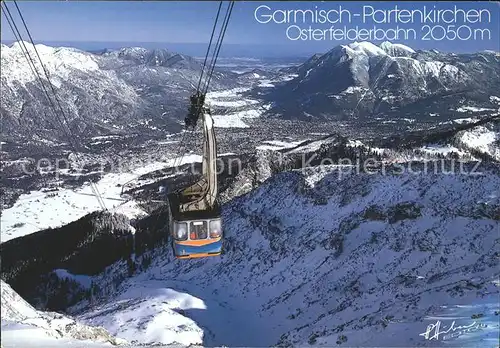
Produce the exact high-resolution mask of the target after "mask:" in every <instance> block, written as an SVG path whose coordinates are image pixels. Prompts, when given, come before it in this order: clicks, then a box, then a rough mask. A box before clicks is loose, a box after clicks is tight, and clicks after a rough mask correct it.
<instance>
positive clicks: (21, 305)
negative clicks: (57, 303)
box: [0, 280, 126, 347]
mask: <svg viewBox="0 0 500 348" xmlns="http://www.w3.org/2000/svg"><path fill="white" fill-rule="evenodd" d="M0 282H1V283H0V287H1V295H2V296H1V301H2V303H1V304H2V306H1V308H2V326H1V330H2V344H3V345H5V347H30V346H32V347H36V346H38V347H40V346H41V344H43V346H44V347H51V346H57V347H61V346H65V345H68V346H79V347H108V346H110V345H111V344H113V345H116V344H124V343H126V342H125V341H124V340H121V339H115V338H114V337H112V336H110V335H109V333H108V332H107V331H106V330H104V329H103V328H98V327H89V326H86V325H82V324H81V323H79V322H76V321H75V320H74V319H72V318H69V317H67V316H64V315H60V314H57V313H51V312H40V311H37V310H36V309H35V308H33V307H32V306H31V305H29V304H28V303H27V302H26V301H24V300H23V299H22V298H21V297H20V296H19V295H18V294H17V293H16V292H15V291H14V290H12V288H11V287H10V286H9V285H8V284H6V283H5V282H4V281H3V280H1V281H0Z"/></svg>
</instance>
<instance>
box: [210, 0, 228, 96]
mask: <svg viewBox="0 0 500 348" xmlns="http://www.w3.org/2000/svg"><path fill="white" fill-rule="evenodd" d="M233 6H234V1H231V3H230V4H229V6H228V9H227V11H226V16H225V17H224V22H222V28H221V32H220V34H219V40H217V43H218V44H217V45H216V48H217V50H216V52H214V56H213V59H212V64H211V66H212V67H211V71H210V73H209V74H208V78H207V81H206V84H205V89H204V94H206V93H207V92H208V87H209V85H210V80H211V79H212V75H213V72H214V70H215V65H216V63H217V58H218V57H219V52H220V49H221V47H222V41H223V40H224V36H225V34H226V30H227V26H228V24H229V18H230V17H231V12H232V11H233Z"/></svg>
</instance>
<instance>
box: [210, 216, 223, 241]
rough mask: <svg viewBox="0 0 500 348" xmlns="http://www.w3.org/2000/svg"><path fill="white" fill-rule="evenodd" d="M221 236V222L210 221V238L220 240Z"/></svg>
mask: <svg viewBox="0 0 500 348" xmlns="http://www.w3.org/2000/svg"><path fill="white" fill-rule="evenodd" d="M220 235H221V224H220V220H219V219H217V220H212V221H210V238H218V237H220Z"/></svg>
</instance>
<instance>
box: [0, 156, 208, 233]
mask: <svg viewBox="0 0 500 348" xmlns="http://www.w3.org/2000/svg"><path fill="white" fill-rule="evenodd" d="M193 162H201V156H199V155H188V156H183V157H182V159H180V158H173V159H169V160H165V161H164V162H153V163H148V164H144V165H142V166H141V167H137V168H133V169H132V170H131V171H130V172H118V173H108V174H105V175H104V176H103V177H102V179H100V180H99V181H97V182H96V186H97V188H98V190H99V192H100V193H101V195H102V196H103V199H104V202H105V205H106V208H108V209H111V210H112V211H115V212H118V213H122V214H124V215H126V216H128V217H129V218H135V217H139V216H143V215H144V214H145V212H144V211H142V210H141V209H140V208H139V207H137V205H136V204H134V202H128V203H125V204H124V199H123V198H121V197H120V194H121V192H122V185H125V184H127V185H128V186H130V185H133V184H134V183H135V181H136V180H137V178H138V177H139V176H140V175H143V174H146V173H149V172H151V171H154V170H160V169H163V168H166V167H171V166H173V165H174V164H177V165H182V164H185V163H193ZM141 183H142V184H144V183H145V182H144V181H143V182H141ZM97 210H102V208H101V206H100V205H99V202H98V200H97V198H96V196H95V194H94V193H93V191H92V188H91V186H90V184H89V183H87V184H85V185H84V186H82V187H81V188H79V189H74V190H73V189H65V188H61V189H60V190H59V191H57V192H56V193H54V192H49V193H46V192H43V191H32V192H31V193H29V194H23V195H21V196H20V197H19V199H18V200H17V201H16V203H15V204H14V206H13V207H11V208H8V209H5V210H4V211H2V216H1V221H0V223H1V225H2V230H1V238H0V240H1V242H2V243H3V242H6V241H8V240H10V239H13V238H17V237H21V236H24V235H27V234H30V233H33V232H36V231H39V230H43V229H46V228H55V227H59V226H62V225H65V224H68V223H70V222H72V221H76V220H78V219H79V218H81V217H82V216H84V215H87V214H89V213H91V212H93V211H97Z"/></svg>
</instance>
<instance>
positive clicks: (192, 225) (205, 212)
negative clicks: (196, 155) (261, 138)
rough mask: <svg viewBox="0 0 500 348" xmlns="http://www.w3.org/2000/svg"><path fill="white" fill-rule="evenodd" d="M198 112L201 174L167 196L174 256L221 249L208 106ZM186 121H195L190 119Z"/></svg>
mask: <svg viewBox="0 0 500 348" xmlns="http://www.w3.org/2000/svg"><path fill="white" fill-rule="evenodd" d="M201 115H202V116H203V117H202V121H203V138H204V143H203V160H202V177H201V178H200V180H198V181H197V182H195V183H194V184H192V185H191V186H189V187H187V188H185V189H183V190H180V191H177V192H174V193H171V194H170V195H168V206H169V218H170V219H169V220H170V231H171V236H172V246H173V250H174V255H175V257H177V258H196V257H207V256H217V255H220V254H221V252H222V223H221V216H220V205H219V202H218V199H217V162H216V161H217V143H216V139H215V132H214V127H213V125H214V123H213V118H212V115H211V113H210V109H208V108H206V107H202V110H201ZM199 116H200V115H197V116H195V117H199ZM190 121H193V122H196V121H195V120H194V119H190Z"/></svg>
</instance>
